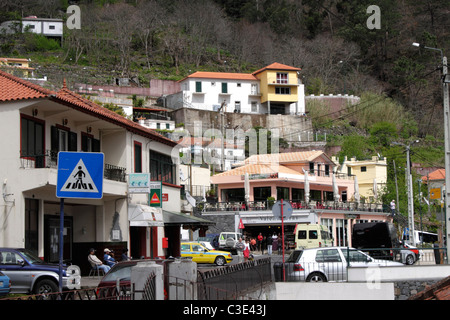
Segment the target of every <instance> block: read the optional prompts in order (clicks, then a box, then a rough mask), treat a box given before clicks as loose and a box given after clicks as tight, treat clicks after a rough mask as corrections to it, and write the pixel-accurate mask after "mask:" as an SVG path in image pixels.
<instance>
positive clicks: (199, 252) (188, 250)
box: [181, 242, 233, 266]
mask: <svg viewBox="0 0 450 320" xmlns="http://www.w3.org/2000/svg"><path fill="white" fill-rule="evenodd" d="M181 256H182V257H190V258H192V261H194V262H196V263H215V264H216V265H218V266H223V265H225V264H226V263H229V262H231V261H233V257H232V256H231V253H229V252H227V251H219V250H209V249H207V248H206V247H204V246H203V245H201V244H200V243H197V242H182V243H181Z"/></svg>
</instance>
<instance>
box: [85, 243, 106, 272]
mask: <svg viewBox="0 0 450 320" xmlns="http://www.w3.org/2000/svg"><path fill="white" fill-rule="evenodd" d="M88 261H89V263H90V264H91V266H92V268H96V269H100V270H103V271H104V272H105V273H107V272H108V271H109V270H110V269H111V267H109V266H107V265H105V264H103V262H101V261H100V259H99V258H97V256H96V255H95V249H94V248H91V249H89V255H88Z"/></svg>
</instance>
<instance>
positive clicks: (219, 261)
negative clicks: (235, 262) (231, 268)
mask: <svg viewBox="0 0 450 320" xmlns="http://www.w3.org/2000/svg"><path fill="white" fill-rule="evenodd" d="M214 263H215V264H216V265H218V266H223V265H225V264H226V263H227V261H226V260H225V258H224V257H223V256H218V257H217V258H216V261H214Z"/></svg>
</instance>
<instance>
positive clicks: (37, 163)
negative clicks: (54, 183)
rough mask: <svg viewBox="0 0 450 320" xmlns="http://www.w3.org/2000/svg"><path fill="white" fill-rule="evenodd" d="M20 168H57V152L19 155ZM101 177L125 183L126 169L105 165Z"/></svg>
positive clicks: (48, 151)
mask: <svg viewBox="0 0 450 320" xmlns="http://www.w3.org/2000/svg"><path fill="white" fill-rule="evenodd" d="M20 168H22V169H41V168H54V169H55V168H58V151H56V150H45V151H44V152H35V153H34V154H23V153H21V156H20ZM103 176H104V178H105V179H108V180H113V181H119V182H126V169H125V168H122V167H118V166H114V165H112V164H108V163H105V168H104V170H103Z"/></svg>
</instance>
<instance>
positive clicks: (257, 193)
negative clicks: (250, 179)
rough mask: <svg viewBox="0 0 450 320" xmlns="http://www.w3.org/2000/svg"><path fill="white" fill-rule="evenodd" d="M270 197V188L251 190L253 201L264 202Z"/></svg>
mask: <svg viewBox="0 0 450 320" xmlns="http://www.w3.org/2000/svg"><path fill="white" fill-rule="evenodd" d="M271 195H272V189H271V187H255V188H253V199H255V201H266V200H267V198H268V197H270V196H271Z"/></svg>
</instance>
